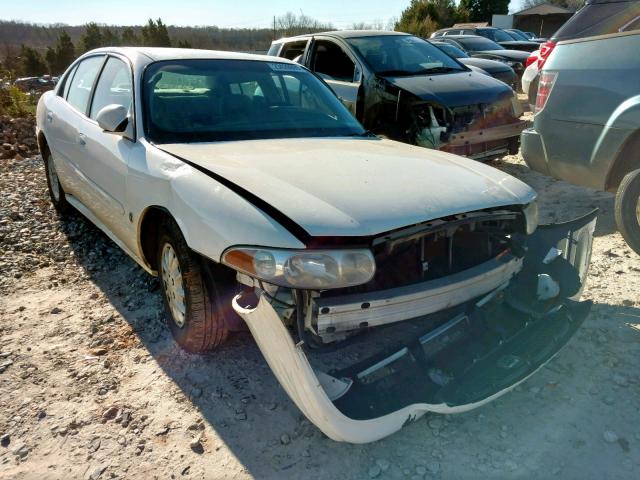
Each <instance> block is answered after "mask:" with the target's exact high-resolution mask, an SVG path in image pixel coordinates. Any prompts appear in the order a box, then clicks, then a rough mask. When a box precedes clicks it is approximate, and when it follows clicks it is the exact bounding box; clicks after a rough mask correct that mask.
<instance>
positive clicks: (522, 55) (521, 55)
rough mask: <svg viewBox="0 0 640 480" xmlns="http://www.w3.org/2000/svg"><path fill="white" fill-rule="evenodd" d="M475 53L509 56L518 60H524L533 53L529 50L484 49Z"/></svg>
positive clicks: (501, 56)
mask: <svg viewBox="0 0 640 480" xmlns="http://www.w3.org/2000/svg"><path fill="white" fill-rule="evenodd" d="M473 53H474V55H478V54H480V55H493V56H495V57H498V58H507V59H509V60H515V61H517V62H524V61H525V60H526V59H527V58H529V55H531V54H530V53H529V52H523V51H520V50H482V51H477V52H473Z"/></svg>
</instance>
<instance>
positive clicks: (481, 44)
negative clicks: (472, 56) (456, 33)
mask: <svg viewBox="0 0 640 480" xmlns="http://www.w3.org/2000/svg"><path fill="white" fill-rule="evenodd" d="M456 41H457V42H459V43H460V44H461V45H462V46H463V47H464V48H465V50H468V51H470V52H479V51H483V50H504V47H503V46H501V45H499V44H497V43H496V42H493V41H491V40H489V39H488V38H483V37H468V38H456Z"/></svg>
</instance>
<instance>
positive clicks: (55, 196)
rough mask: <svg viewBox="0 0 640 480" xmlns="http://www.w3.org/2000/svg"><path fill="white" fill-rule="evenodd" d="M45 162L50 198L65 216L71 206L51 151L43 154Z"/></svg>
mask: <svg viewBox="0 0 640 480" xmlns="http://www.w3.org/2000/svg"><path fill="white" fill-rule="evenodd" d="M42 157H43V160H44V171H45V173H46V174H47V186H48V187H49V197H50V198H51V203H52V204H53V207H54V208H55V209H56V210H57V212H58V213H59V214H61V215H64V214H66V213H68V212H69V210H70V209H71V205H69V202H67V199H66V197H65V193H64V189H63V188H62V185H61V184H60V179H59V178H58V172H57V171H56V165H55V163H54V162H53V155H51V152H50V151H49V150H45V151H44V152H43V154H42Z"/></svg>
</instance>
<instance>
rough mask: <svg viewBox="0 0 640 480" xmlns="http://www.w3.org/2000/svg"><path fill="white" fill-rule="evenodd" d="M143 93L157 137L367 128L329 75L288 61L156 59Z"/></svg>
mask: <svg viewBox="0 0 640 480" xmlns="http://www.w3.org/2000/svg"><path fill="white" fill-rule="evenodd" d="M143 98H144V109H145V112H144V113H145V115H144V119H145V122H144V124H145V131H146V135H147V137H148V138H149V139H150V140H151V141H155V142H158V143H175V142H206V141H224V140H249V139H263V138H291V137H328V136H365V135H366V134H365V131H364V129H363V128H362V126H361V125H360V124H359V123H358V122H357V121H356V120H355V118H354V117H353V116H352V115H351V113H349V111H348V110H347V109H346V108H345V107H344V106H343V105H342V104H341V103H340V101H339V100H338V99H337V98H336V96H335V95H334V94H333V93H332V92H331V90H330V89H329V88H328V87H327V86H326V85H324V84H323V83H322V81H320V80H319V79H318V78H316V77H315V76H314V75H313V74H311V73H310V72H308V71H307V70H305V69H304V68H303V67H301V66H299V65H294V64H289V63H281V62H275V61H274V62H268V61H250V60H171V61H163V62H156V63H153V64H151V65H150V66H149V67H148V68H147V70H146V72H145V75H144V80H143Z"/></svg>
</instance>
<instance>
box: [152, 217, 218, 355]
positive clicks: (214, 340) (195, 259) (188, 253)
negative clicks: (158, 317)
mask: <svg viewBox="0 0 640 480" xmlns="http://www.w3.org/2000/svg"><path fill="white" fill-rule="evenodd" d="M157 265H158V274H159V276H160V281H161V283H162V296H163V298H164V304H165V308H166V311H167V316H168V318H167V324H168V326H169V330H170V331H171V334H172V335H173V338H174V339H175V340H176V342H177V343H178V345H179V346H180V347H181V348H182V349H183V350H186V351H187V352H190V353H202V352H206V351H207V350H211V349H213V348H215V347H217V346H218V345H220V344H221V343H222V342H223V341H224V340H225V339H226V337H227V334H228V329H227V326H226V323H225V319H224V312H223V309H222V306H221V304H220V301H219V296H218V292H217V288H216V285H215V280H214V279H213V278H212V276H211V275H209V274H208V273H209V270H208V267H207V266H206V265H205V261H204V260H203V259H202V258H201V257H199V256H198V255H197V254H195V253H194V252H193V251H192V250H191V249H190V248H189V247H188V245H187V243H186V241H185V239H184V237H183V235H182V233H181V232H180V229H179V228H178V225H176V223H175V222H174V221H172V220H167V221H165V222H164V223H163V226H162V229H161V232H160V238H159V242H158V251H157Z"/></svg>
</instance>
